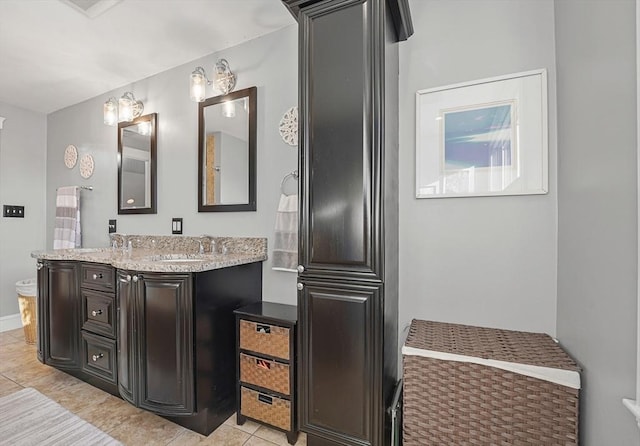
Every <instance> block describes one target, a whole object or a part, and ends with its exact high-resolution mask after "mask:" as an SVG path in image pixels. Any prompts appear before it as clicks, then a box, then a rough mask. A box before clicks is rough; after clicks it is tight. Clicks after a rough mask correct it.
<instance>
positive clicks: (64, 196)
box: [53, 186, 82, 249]
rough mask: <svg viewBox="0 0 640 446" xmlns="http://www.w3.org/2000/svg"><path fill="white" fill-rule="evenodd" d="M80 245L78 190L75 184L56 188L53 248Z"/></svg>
mask: <svg viewBox="0 0 640 446" xmlns="http://www.w3.org/2000/svg"><path fill="white" fill-rule="evenodd" d="M80 246H82V233H81V230H80V190H79V189H78V187H76V186H65V187H59V188H58V194H57V196H56V221H55V226H54V229H53V249H67V248H79V247H80Z"/></svg>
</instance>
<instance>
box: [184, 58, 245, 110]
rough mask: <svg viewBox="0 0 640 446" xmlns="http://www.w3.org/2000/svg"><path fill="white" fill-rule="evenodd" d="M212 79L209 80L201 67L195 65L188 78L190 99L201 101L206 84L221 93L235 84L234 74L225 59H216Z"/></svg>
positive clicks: (204, 94) (226, 91) (204, 93)
mask: <svg viewBox="0 0 640 446" xmlns="http://www.w3.org/2000/svg"><path fill="white" fill-rule="evenodd" d="M213 75H214V76H213V81H211V80H209V78H208V77H207V73H206V72H205V71H204V68H202V67H196V69H195V70H193V72H192V73H191V78H190V97H191V100H192V101H195V102H202V101H204V99H205V96H206V86H207V85H213V87H214V88H215V89H216V90H218V91H220V92H221V93H222V94H227V93H229V92H230V91H232V90H233V88H234V87H235V86H236V75H235V74H234V73H233V72H231V68H230V67H229V62H227V60H226V59H218V61H217V62H216V65H215V67H214V69H213Z"/></svg>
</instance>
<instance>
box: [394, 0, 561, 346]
mask: <svg viewBox="0 0 640 446" xmlns="http://www.w3.org/2000/svg"><path fill="white" fill-rule="evenodd" d="M410 6H411V13H412V17H413V22H414V25H415V34H414V35H413V37H411V38H410V39H409V40H408V41H407V42H404V43H402V44H401V45H400V197H399V199H400V328H401V329H402V328H403V327H404V326H406V324H408V323H409V322H410V320H411V318H419V319H428V320H441V321H448V322H457V323H465V324H473V325H483V326H490V327H500V328H507V329H517V330H526V331H537V332H546V333H549V334H551V335H554V334H555V330H556V264H557V263H556V258H557V242H556V240H557V230H556V223H557V187H556V166H557V163H556V125H555V122H556V113H555V110H556V103H555V99H554V98H555V81H554V80H555V49H554V20H553V2H552V1H550V0H542V1H541V0H518V1H501V0H497V1H495V0H483V1H477V0H455V1H443V0H412V1H410ZM538 68H546V69H547V70H548V91H549V191H550V192H549V193H548V194H547V195H527V196H512V197H507V196H503V197H476V198H444V199H442V198H441V199H416V198H415V192H414V191H415V186H414V185H415V167H414V166H415V93H416V91H417V90H421V89H426V88H431V87H437V86H443V85H449V84H453V83H457V82H463V81H472V80H476V79H483V78H487V77H492V76H498V75H503V74H509V73H516V72H521V71H527V70H533V69H538Z"/></svg>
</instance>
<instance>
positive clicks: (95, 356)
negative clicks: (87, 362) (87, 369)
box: [91, 353, 104, 362]
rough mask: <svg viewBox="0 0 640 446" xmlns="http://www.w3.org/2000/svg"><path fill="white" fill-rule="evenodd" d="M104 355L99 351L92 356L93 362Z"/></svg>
mask: <svg viewBox="0 0 640 446" xmlns="http://www.w3.org/2000/svg"><path fill="white" fill-rule="evenodd" d="M103 356H104V355H103V354H102V353H98V354H97V355H93V356H92V357H91V359H93V362H97V361H98V359H100V358H102V357H103Z"/></svg>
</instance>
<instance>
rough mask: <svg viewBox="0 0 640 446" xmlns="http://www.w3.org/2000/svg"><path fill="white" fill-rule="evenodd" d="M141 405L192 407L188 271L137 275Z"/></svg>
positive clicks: (173, 409)
mask: <svg viewBox="0 0 640 446" xmlns="http://www.w3.org/2000/svg"><path fill="white" fill-rule="evenodd" d="M138 277H139V278H140V280H139V281H138V292H139V296H138V305H137V309H136V310H137V311H138V315H137V317H136V322H137V324H138V333H137V335H138V337H139V342H140V344H139V347H140V352H139V361H140V363H139V385H140V387H139V397H140V400H139V404H138V405H139V407H141V408H143V409H148V410H151V411H153V412H156V413H158V414H165V415H188V414H192V413H193V412H194V410H195V398H194V378H193V375H194V361H193V305H192V283H191V275H189V274H154V273H145V274H144V275H138Z"/></svg>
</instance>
